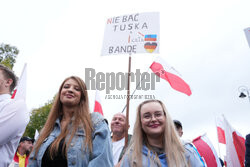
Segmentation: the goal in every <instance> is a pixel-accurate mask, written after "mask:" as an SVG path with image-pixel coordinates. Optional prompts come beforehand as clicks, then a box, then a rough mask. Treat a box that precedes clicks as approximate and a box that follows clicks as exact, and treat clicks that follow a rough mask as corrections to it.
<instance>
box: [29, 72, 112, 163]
mask: <svg viewBox="0 0 250 167" xmlns="http://www.w3.org/2000/svg"><path fill="white" fill-rule="evenodd" d="M110 142H111V141H110V132H109V129H108V126H107V124H106V122H105V121H104V118H103V117H102V116H101V115H100V114H99V113H90V112H89V102H88V93H87V89H86V85H85V83H84V82H83V81H82V79H81V78H79V77H76V76H71V77H69V78H66V79H65V80H64V82H63V83H62V85H61V86H60V89H59V93H58V94H57V96H56V98H55V101H54V104H53V106H52V109H51V111H50V114H49V116H48V119H47V121H46V123H45V125H44V127H43V129H42V131H41V134H40V136H39V138H38V140H37V143H36V144H35V148H34V150H33V152H32V153H31V156H30V159H29V162H30V163H29V166H32V167H33V166H34V167H36V166H38V167H40V166H46V167H51V166H61V167H64V166H65V167H66V166H72V165H73V166H77V167H78V166H98V165H99V164H102V166H103V167H106V166H107V167H110V166H113V159H112V151H111V147H110V145H111V143H110ZM100 145H101V147H100Z"/></svg>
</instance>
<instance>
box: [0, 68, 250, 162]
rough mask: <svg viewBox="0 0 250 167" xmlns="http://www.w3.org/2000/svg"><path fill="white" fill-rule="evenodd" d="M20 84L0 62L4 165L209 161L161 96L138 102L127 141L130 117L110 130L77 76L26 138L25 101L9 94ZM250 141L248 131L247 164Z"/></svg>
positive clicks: (0, 148)
mask: <svg viewBox="0 0 250 167" xmlns="http://www.w3.org/2000/svg"><path fill="white" fill-rule="evenodd" d="M16 83H17V80H16V77H15V75H14V73H13V72H12V71H11V70H9V69H8V68H6V67H5V66H2V65H0V132H1V135H0V155H1V156H0V166H1V167H15V166H19V167H26V166H28V167H55V166H60V167H67V166H69V167H73V166H75V167H82V166H89V167H99V166H100V167H113V166H115V167H118V166H121V167H160V166H161V167H167V166H168V167H203V166H205V162H204V161H203V159H202V157H201V156H200V155H199V153H198V151H197V150H196V148H195V147H194V145H193V144H192V143H190V142H186V141H184V140H181V136H182V134H183V129H182V124H181V122H180V121H177V120H172V119H171V116H170V114H169V113H168V111H167V109H166V107H165V105H164V104H163V103H162V102H161V101H160V100H146V101H143V102H142V103H141V104H140V105H139V106H138V108H137V113H136V121H135V124H134V126H133V127H134V129H133V134H132V135H128V144H127V145H125V135H126V131H127V128H129V127H130V126H129V125H127V124H126V116H125V115H124V114H122V113H116V114H114V116H113V118H112V121H111V126H110V127H111V131H110V130H109V126H108V123H107V121H106V120H105V119H104V117H103V116H102V115H101V114H99V113H96V112H92V113H91V112H90V110H89V98H88V93H87V88H86V85H85V83H84V81H83V80H82V79H81V78H79V77H77V76H71V77H68V78H66V79H65V80H64V81H63V82H62V84H61V86H60V88H59V91H58V94H57V96H56V98H55V100H54V102H53V106H52V108H51V111H50V113H49V115H48V118H47V121H46V123H45V125H44V126H43V128H42V129H41V131H40V134H39V137H38V139H37V140H36V141H35V142H34V140H33V139H32V138H29V137H22V135H23V133H24V130H25V127H26V125H27V123H28V121H29V119H28V118H27V117H28V112H27V108H26V105H25V102H24V101H23V100H22V99H20V100H15V99H11V98H10V94H11V92H12V91H13V89H14V87H15V86H16ZM21 137H22V138H21ZM249 140H250V136H249V135H248V137H247V139H246V158H245V159H246V162H245V164H246V166H249V159H250V155H249V154H250V153H249V152H250V150H249V143H250V142H249ZM33 143H34V145H33Z"/></svg>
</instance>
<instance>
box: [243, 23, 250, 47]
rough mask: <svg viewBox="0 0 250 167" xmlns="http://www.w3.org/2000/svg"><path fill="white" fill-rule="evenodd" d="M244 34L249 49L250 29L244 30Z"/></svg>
mask: <svg viewBox="0 0 250 167" xmlns="http://www.w3.org/2000/svg"><path fill="white" fill-rule="evenodd" d="M244 32H245V34H246V38H247V42H248V46H249V47H250V27H248V28H246V29H244Z"/></svg>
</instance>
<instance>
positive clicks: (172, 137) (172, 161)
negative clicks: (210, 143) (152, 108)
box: [127, 100, 187, 167]
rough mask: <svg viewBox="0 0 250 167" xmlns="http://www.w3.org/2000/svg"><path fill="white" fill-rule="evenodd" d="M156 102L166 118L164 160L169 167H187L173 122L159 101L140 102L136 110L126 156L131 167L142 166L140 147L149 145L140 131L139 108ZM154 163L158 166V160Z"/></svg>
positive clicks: (143, 133)
mask: <svg viewBox="0 0 250 167" xmlns="http://www.w3.org/2000/svg"><path fill="white" fill-rule="evenodd" d="M151 102H156V103H159V104H160V105H161V106H162V109H163V112H164V114H165V117H166V123H165V125H166V126H165V130H164V132H163V133H164V134H163V138H164V139H163V140H164V141H163V147H164V148H163V149H164V152H165V153H166V160H167V163H168V166H170V167H183V166H187V162H186V159H185V155H184V148H183V146H182V144H181V141H180V139H179V137H178V135H177V133H176V130H175V127H174V124H173V121H172V119H171V117H170V115H169V113H168V112H167V110H166V107H165V105H164V104H163V103H162V102H161V101H160V100H147V101H144V102H142V103H141V104H140V105H139V106H138V108H137V114H136V122H135V125H134V132H133V137H132V139H131V142H130V145H129V148H128V150H127V154H128V156H129V160H130V165H131V166H137V167H141V166H142V147H143V144H146V146H148V145H149V143H148V140H147V135H146V134H145V132H144V131H143V129H142V124H141V108H142V106H143V105H144V104H147V103H151ZM149 149H150V148H149ZM156 163H157V164H159V165H160V162H159V159H158V160H157V159H156Z"/></svg>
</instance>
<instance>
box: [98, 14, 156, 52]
mask: <svg viewBox="0 0 250 167" xmlns="http://www.w3.org/2000/svg"><path fill="white" fill-rule="evenodd" d="M152 52H154V53H159V13H140V14H139V13H137V14H131V15H123V16H118V17H113V18H109V19H108V20H107V22H106V29H105V34H104V40H103V48H102V55H110V54H127V53H133V54H134V53H152Z"/></svg>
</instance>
